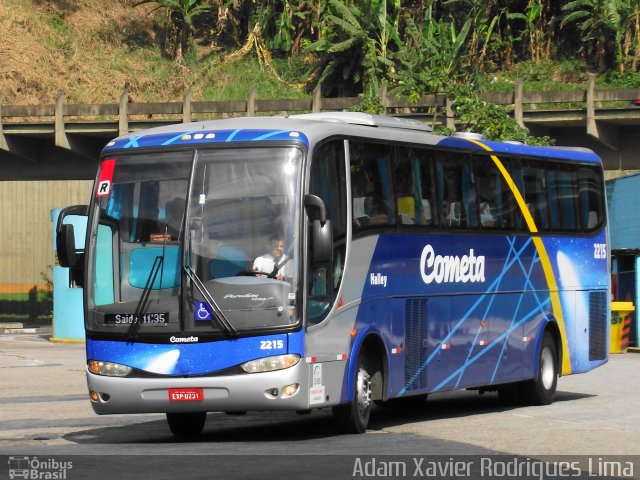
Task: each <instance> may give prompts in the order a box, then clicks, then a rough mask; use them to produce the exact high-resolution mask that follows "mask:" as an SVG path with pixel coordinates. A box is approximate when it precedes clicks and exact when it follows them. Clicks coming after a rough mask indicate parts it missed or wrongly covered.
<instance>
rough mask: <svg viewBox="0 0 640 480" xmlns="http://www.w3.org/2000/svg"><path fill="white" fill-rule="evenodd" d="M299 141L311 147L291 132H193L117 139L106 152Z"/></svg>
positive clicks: (302, 136) (300, 136)
mask: <svg viewBox="0 0 640 480" xmlns="http://www.w3.org/2000/svg"><path fill="white" fill-rule="evenodd" d="M266 140H268V141H298V142H301V143H303V144H304V145H306V146H307V147H308V146H309V139H308V138H307V136H306V135H305V134H304V133H302V132H298V131H291V130H250V129H242V130H240V129H236V130H191V131H184V132H168V133H153V134H148V135H142V136H131V137H124V138H117V139H115V140H113V144H112V145H108V146H106V147H105V148H104V152H109V151H111V150H119V149H129V148H144V147H158V146H168V145H194V144H195V145H197V144H208V143H224V142H257V141H266Z"/></svg>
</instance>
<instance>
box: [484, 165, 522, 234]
mask: <svg viewBox="0 0 640 480" xmlns="http://www.w3.org/2000/svg"><path fill="white" fill-rule="evenodd" d="M474 160H475V172H476V190H477V192H478V213H479V217H480V227H481V228H483V229H509V230H513V229H515V219H514V218H515V215H516V212H515V210H516V201H515V198H514V197H513V193H512V192H511V189H510V188H509V186H508V185H507V183H506V182H505V180H504V178H503V176H502V173H501V172H500V170H499V169H498V167H497V165H496V164H495V163H494V161H493V160H492V159H491V158H490V157H488V156H482V155H476V156H474ZM500 160H501V162H502V164H503V165H504V166H505V168H507V169H508V166H509V159H505V158H502V157H501V159H500Z"/></svg>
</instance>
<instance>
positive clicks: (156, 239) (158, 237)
mask: <svg viewBox="0 0 640 480" xmlns="http://www.w3.org/2000/svg"><path fill="white" fill-rule="evenodd" d="M149 241H150V242H152V243H164V242H170V241H171V234H170V233H152V234H151V235H150V236H149Z"/></svg>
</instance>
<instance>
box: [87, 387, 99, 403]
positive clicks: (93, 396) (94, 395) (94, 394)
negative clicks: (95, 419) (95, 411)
mask: <svg viewBox="0 0 640 480" xmlns="http://www.w3.org/2000/svg"><path fill="white" fill-rule="evenodd" d="M89 396H90V397H91V401H92V402H99V401H100V397H98V392H94V391H93V390H91V391H90V392H89Z"/></svg>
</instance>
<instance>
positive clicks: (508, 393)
mask: <svg viewBox="0 0 640 480" xmlns="http://www.w3.org/2000/svg"><path fill="white" fill-rule="evenodd" d="M498 397H499V398H500V403H502V404H503V405H506V406H509V407H512V406H516V405H522V396H521V395H520V384H519V383H507V384H505V385H501V386H499V387H498Z"/></svg>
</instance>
